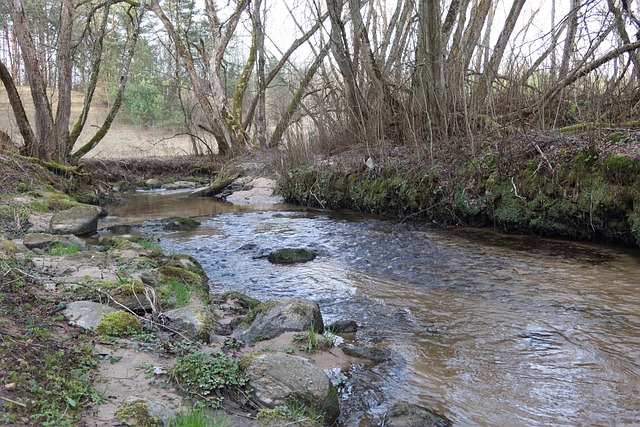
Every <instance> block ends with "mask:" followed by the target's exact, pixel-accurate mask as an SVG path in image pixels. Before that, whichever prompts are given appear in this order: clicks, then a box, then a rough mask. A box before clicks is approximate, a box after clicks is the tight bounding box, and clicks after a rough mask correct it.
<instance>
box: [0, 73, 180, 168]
mask: <svg viewBox="0 0 640 427" xmlns="http://www.w3.org/2000/svg"><path fill="white" fill-rule="evenodd" d="M19 90H20V96H21V98H22V101H23V103H24V104H25V110H26V111H27V114H29V119H30V120H31V121H32V122H33V120H34V118H33V111H34V108H33V104H32V103H31V95H30V93H29V88H28V87H20V88H19ZM83 99H84V96H83V94H82V93H80V92H73V94H72V104H71V114H72V124H73V122H74V121H75V120H76V119H77V118H78V116H79V115H80V111H81V109H82V102H83ZM53 108H54V111H55V105H54V107H53ZM107 112H108V110H107V107H105V106H100V107H96V106H94V107H93V108H92V109H91V112H90V114H89V119H88V120H87V124H86V126H85V128H84V131H83V132H82V134H81V135H80V138H79V141H78V144H77V145H76V148H77V147H80V146H81V145H82V144H84V143H85V142H87V141H88V140H89V139H90V138H91V137H92V136H93V134H94V133H95V132H96V130H97V129H98V128H99V127H100V125H101V124H102V121H103V120H104V117H105V116H106V114H107ZM0 129H2V130H3V131H4V132H6V133H7V134H8V135H9V136H10V137H11V138H12V139H13V140H14V141H18V142H22V138H21V136H20V132H19V131H18V127H17V125H16V122H15V120H14V118H13V112H12V111H11V106H10V105H9V99H8V97H7V92H6V91H5V90H4V87H2V85H0ZM174 134H175V132H170V131H166V130H163V129H154V128H147V129H144V128H142V127H140V126H134V125H130V124H126V123H123V121H122V120H120V119H118V118H116V120H115V122H114V123H113V125H112V126H111V130H110V131H109V132H108V133H107V135H106V136H105V137H104V139H103V140H102V142H100V144H98V146H97V147H96V148H95V149H94V150H93V151H91V152H90V153H89V154H87V156H86V158H118V157H151V156H176V155H183V154H191V152H192V150H191V142H190V141H189V138H188V137H186V136H182V135H181V136H177V137H174Z"/></svg>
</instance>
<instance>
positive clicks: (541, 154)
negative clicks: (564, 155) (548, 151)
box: [533, 142, 555, 172]
mask: <svg viewBox="0 0 640 427" xmlns="http://www.w3.org/2000/svg"><path fill="white" fill-rule="evenodd" d="M533 146H534V147H536V150H538V153H540V156H542V158H543V159H544V161H545V162H547V165H548V166H549V169H551V172H555V169H554V168H553V166H551V163H550V162H549V159H547V156H545V155H544V153H543V152H542V149H541V148H540V146H539V145H538V144H536V143H535V142H534V143H533Z"/></svg>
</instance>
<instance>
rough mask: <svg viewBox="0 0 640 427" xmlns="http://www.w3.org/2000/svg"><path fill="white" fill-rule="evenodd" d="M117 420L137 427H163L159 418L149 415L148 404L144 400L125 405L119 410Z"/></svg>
mask: <svg viewBox="0 0 640 427" xmlns="http://www.w3.org/2000/svg"><path fill="white" fill-rule="evenodd" d="M116 418H117V419H118V420H119V421H122V422H126V423H127V425H132V426H136V427H161V426H162V425H163V423H162V421H160V420H159V419H158V417H153V416H151V415H150V414H149V408H148V405H147V402H145V401H144V400H135V401H133V402H128V403H124V404H123V405H122V406H121V407H120V408H119V409H118V410H117V412H116Z"/></svg>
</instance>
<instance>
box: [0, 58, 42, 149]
mask: <svg viewBox="0 0 640 427" xmlns="http://www.w3.org/2000/svg"><path fill="white" fill-rule="evenodd" d="M0 81H2V84H3V85H4V88H5V89H6V91H7V94H8V96H9V103H10V104H11V109H12V110H13V115H14V117H15V119H16V123H17V124H18V129H19V130H20V135H21V136H22V141H23V142H24V150H23V151H24V152H25V153H30V152H34V151H35V148H34V147H35V146H36V145H37V142H36V137H35V135H34V134H33V129H32V128H31V125H30V124H29V118H28V117H27V113H26V112H25V111H24V105H23V104H22V100H21V99H20V94H19V93H18V89H17V88H16V85H15V84H14V81H13V79H12V77H11V74H9V70H8V69H7V67H6V66H5V65H4V63H3V62H2V61H0Z"/></svg>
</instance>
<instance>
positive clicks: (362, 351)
mask: <svg viewBox="0 0 640 427" xmlns="http://www.w3.org/2000/svg"><path fill="white" fill-rule="evenodd" d="M342 351H343V353H344V354H346V355H347V356H351V357H357V358H360V359H369V360H372V361H374V362H384V361H385V360H389V359H391V350H389V349H386V348H377V347H362V346H345V347H342Z"/></svg>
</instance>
